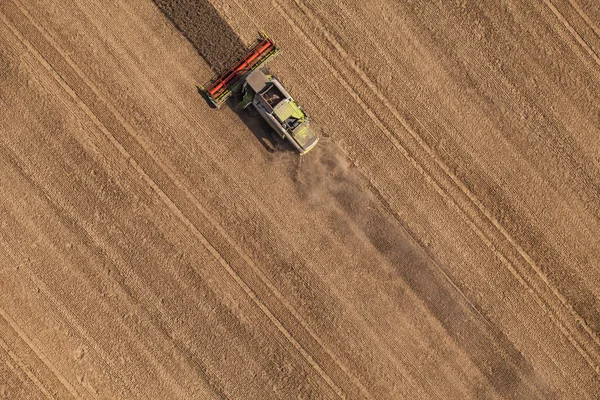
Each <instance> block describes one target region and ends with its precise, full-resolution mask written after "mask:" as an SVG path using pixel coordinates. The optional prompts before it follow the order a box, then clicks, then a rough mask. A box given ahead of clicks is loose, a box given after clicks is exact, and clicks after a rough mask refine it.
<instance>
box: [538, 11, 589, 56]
mask: <svg viewBox="0 0 600 400" xmlns="http://www.w3.org/2000/svg"><path fill="white" fill-rule="evenodd" d="M542 1H543V2H544V4H545V5H546V6H548V8H549V9H550V10H551V11H552V13H554V15H555V16H556V18H558V20H559V21H560V22H561V23H562V24H563V25H564V27H565V28H566V29H567V31H569V33H570V34H571V35H572V36H573V38H574V39H575V40H576V41H577V42H578V43H579V44H580V45H581V47H583V49H584V50H585V52H586V53H588V54H589V56H590V57H592V59H593V60H594V62H595V63H596V64H597V65H598V66H599V67H600V57H599V56H598V54H596V52H595V51H594V49H592V47H591V46H590V45H589V44H588V43H587V42H586V41H585V39H584V38H583V37H581V35H580V34H579V33H578V32H577V30H575V28H574V27H573V25H572V24H571V23H570V22H569V21H568V20H567V18H565V16H564V15H563V14H562V13H561V12H560V11H559V10H558V8H556V6H555V5H554V3H552V1H551V0H542ZM571 4H573V3H571ZM574 8H575V7H574ZM575 9H576V10H577V8H575ZM577 12H579V11H577ZM594 31H596V30H594Z"/></svg>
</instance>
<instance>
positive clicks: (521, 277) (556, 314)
mask: <svg viewBox="0 0 600 400" xmlns="http://www.w3.org/2000/svg"><path fill="white" fill-rule="evenodd" d="M294 3H296V5H297V6H298V8H299V9H300V10H301V11H302V12H303V13H304V14H305V15H306V16H307V17H308V18H309V19H311V20H313V19H316V17H314V15H312V12H311V11H310V10H309V9H308V8H307V7H306V6H304V5H303V4H301V3H299V2H298V1H297V0H294ZM273 5H274V6H275V7H276V8H277V9H278V11H279V12H280V13H281V15H282V16H283V17H284V18H286V19H287V20H288V21H290V24H291V25H292V26H293V27H295V30H296V31H297V32H298V33H299V34H300V35H301V36H302V38H303V40H304V41H305V43H306V44H307V45H308V46H309V47H311V48H313V50H314V51H316V52H318V53H319V54H320V58H321V59H322V60H323V62H324V63H325V64H326V65H327V66H328V69H329V70H330V71H331V72H332V74H333V75H334V76H335V77H336V79H338V81H340V83H341V84H342V86H343V87H344V88H345V89H346V90H347V91H348V92H349V94H350V95H351V96H352V97H353V98H354V99H355V100H356V101H357V103H359V104H360V105H361V107H362V108H363V109H364V110H365V112H366V113H367V114H368V115H369V117H370V118H371V119H372V120H373V122H374V123H375V124H376V126H378V127H379V128H380V130H382V132H383V133H384V134H385V135H386V136H387V137H388V139H390V141H391V142H392V143H393V144H394V146H395V147H396V148H397V149H398V150H399V151H400V152H401V153H402V154H403V155H404V156H405V157H406V158H407V159H408V160H409V161H410V162H411V164H412V165H413V166H414V167H415V168H416V169H417V170H418V171H419V172H420V173H421V174H422V175H423V176H424V178H425V179H426V180H427V181H428V182H430V183H432V185H433V186H434V187H435V190H436V191H437V192H438V193H440V195H442V196H443V197H444V198H445V199H447V200H448V202H449V204H454V205H455V207H457V210H459V211H460V214H461V215H463V217H464V218H465V219H466V220H468V221H467V223H469V224H470V225H471V226H472V227H473V228H474V231H475V232H476V233H477V235H478V236H479V237H480V238H482V240H483V241H484V243H486V245H487V246H488V247H489V248H490V249H491V250H492V251H493V253H494V254H496V255H497V256H498V258H499V260H500V261H502V262H503V263H504V264H505V265H507V267H508V269H509V271H510V272H511V273H512V274H513V275H514V276H515V277H516V278H517V280H518V281H519V282H521V284H522V285H523V286H524V287H525V288H526V289H527V290H528V291H529V292H530V293H532V294H533V295H534V297H535V298H536V299H537V302H538V304H539V305H540V306H541V307H542V308H543V309H544V310H547V311H548V312H549V315H550V316H551V318H552V319H553V321H554V322H555V323H556V324H557V325H559V328H560V330H561V332H563V334H565V336H566V337H567V339H568V340H569V341H570V342H571V343H572V344H573V345H574V346H575V348H576V349H577V350H578V352H579V353H580V354H581V355H582V356H583V357H584V358H585V359H586V361H587V362H588V364H590V366H591V367H592V368H593V370H594V371H595V372H596V373H597V374H600V366H598V365H597V364H596V362H595V361H593V359H592V357H591V355H590V354H589V353H588V352H587V350H585V349H584V348H583V347H582V346H581V345H580V344H579V343H578V340H576V339H575V336H578V334H577V333H576V332H577V330H576V329H575V333H572V332H571V330H570V329H567V328H566V326H565V325H563V324H564V322H562V321H561V319H564V318H565V317H562V318H561V317H560V311H552V312H550V310H551V309H552V307H549V305H550V304H551V302H550V301H549V300H542V298H543V297H544V295H543V294H542V293H541V292H538V291H537V290H536V289H534V287H535V286H536V285H535V283H533V282H531V281H530V280H531V279H532V278H531V277H530V278H526V276H527V273H525V272H518V270H517V269H516V268H515V264H514V263H510V264H509V261H508V259H507V258H506V257H505V256H504V255H503V254H500V252H499V250H498V248H497V246H496V245H494V243H493V241H492V240H490V239H488V238H487V236H488V235H490V236H492V237H493V236H494V235H493V232H494V231H493V230H490V229H493V228H491V227H490V228H488V230H489V231H490V232H491V234H488V235H485V234H484V232H483V230H485V228H483V229H482V228H480V227H479V226H478V225H477V224H476V223H475V222H473V216H469V212H467V211H466V210H465V208H468V207H469V205H472V206H475V208H476V210H475V213H476V214H483V216H484V217H485V218H484V222H482V223H485V220H487V222H488V223H491V224H492V225H493V227H495V228H496V230H497V231H499V233H501V234H502V237H504V239H505V240H507V241H508V243H510V245H511V246H512V247H513V248H514V249H515V250H516V251H517V252H518V253H519V255H520V256H521V258H522V259H523V260H524V261H525V262H526V264H527V265H529V266H530V268H532V269H533V271H534V275H536V276H538V278H539V279H540V280H541V281H542V283H543V285H544V286H545V287H546V288H547V289H548V290H550V291H551V292H552V294H553V296H554V297H555V298H556V299H558V300H559V301H560V303H561V304H562V306H563V307H564V308H565V309H566V310H567V312H568V313H570V314H571V315H572V317H573V318H574V319H575V321H576V322H577V323H578V325H580V326H581V327H582V328H583V329H584V330H585V332H586V336H589V338H590V339H592V341H593V342H594V343H596V346H598V345H600V340H599V339H598V337H597V336H596V335H595V334H594V332H593V331H592V330H591V329H590V328H589V326H588V325H587V324H586V322H585V321H584V320H583V318H581V316H579V315H577V313H576V312H575V310H574V309H573V308H572V307H570V306H569V305H568V301H567V300H566V299H565V298H564V296H562V294H561V293H560V292H559V291H558V290H557V289H556V288H555V287H554V286H553V285H552V284H551V283H550V282H549V280H548V278H547V276H546V275H545V274H544V273H543V271H542V270H541V269H540V268H539V267H538V266H537V265H536V263H535V261H534V260H533V259H532V258H531V257H530V256H529V255H528V254H527V252H526V251H525V250H524V249H523V248H522V247H521V246H520V245H519V244H518V243H516V241H515V240H514V239H513V238H512V237H511V236H510V234H509V233H508V232H507V231H506V230H505V229H504V227H502V226H501V224H500V223H499V222H498V221H497V220H496V219H495V218H494V217H493V216H492V215H491V214H490V213H489V211H487V210H486V209H485V207H484V206H483V204H482V203H481V202H480V201H479V200H478V199H477V198H476V197H475V196H474V195H473V194H472V193H471V191H470V190H469V189H468V188H467V187H466V186H465V185H464V184H463V183H462V182H461V181H460V180H459V179H458V178H457V177H456V176H455V175H454V174H453V173H452V172H451V171H450V170H449V168H448V167H447V166H446V165H444V164H443V162H441V161H440V160H439V157H437V156H436V154H435V152H434V151H433V150H432V149H431V148H430V147H429V146H428V145H427V143H425V142H424V141H423V140H422V139H421V138H420V137H419V136H418V134H417V133H416V132H415V131H414V130H413V129H412V128H411V127H410V126H408V124H407V123H406V121H404V119H403V118H402V117H401V116H400V115H399V113H398V111H397V110H395V108H394V107H393V105H391V104H390V102H389V101H388V100H387V99H386V98H385V96H384V95H383V94H382V93H381V92H380V91H379V90H378V88H377V87H376V85H375V84H374V83H373V82H371V81H370V79H369V78H368V77H367V76H366V74H365V73H364V72H363V71H361V70H360V68H359V67H358V66H357V65H356V63H355V62H354V61H352V59H351V58H350V57H349V56H348V54H347V53H346V52H345V50H344V49H343V48H342V47H341V45H339V43H337V41H336V40H335V38H333V36H332V35H331V34H329V33H328V32H327V31H326V28H325V26H324V24H322V23H321V22H319V21H318V20H317V21H313V22H314V24H315V25H317V27H318V28H317V29H319V30H320V31H321V32H322V33H323V34H324V36H325V37H326V38H327V40H328V41H330V42H331V44H332V45H333V46H334V48H336V49H337V50H338V52H339V53H340V57H341V58H342V59H343V60H344V61H345V62H346V63H348V64H349V66H350V68H351V69H352V70H355V73H356V74H357V75H358V77H359V79H360V80H361V81H365V82H364V83H365V84H366V85H367V86H368V87H369V88H370V89H371V90H372V91H373V92H374V93H375V94H376V96H377V97H378V98H379V100H380V101H381V102H382V103H383V104H384V105H385V106H386V107H387V108H388V110H389V111H390V112H391V113H392V115H394V117H395V118H396V119H397V120H398V121H399V122H400V123H401V124H402V126H403V127H404V128H405V129H406V131H407V132H408V133H409V134H410V136H411V137H413V139H414V140H415V141H416V142H417V143H418V144H419V146H420V147H421V149H422V151H425V153H426V154H427V156H429V159H430V160H433V161H434V162H435V165H437V166H438V167H439V168H440V169H441V170H442V172H441V177H439V178H437V179H436V178H434V177H433V176H432V173H430V172H427V171H426V169H425V168H424V167H423V166H422V165H421V162H420V161H417V159H416V156H414V155H413V154H411V153H410V152H409V151H408V150H407V148H406V147H405V146H404V145H403V144H401V143H400V142H399V141H398V139H396V135H394V134H393V133H392V131H391V130H390V129H388V128H387V127H386V126H385V125H384V123H383V122H382V121H381V120H380V119H379V117H377V115H376V114H375V112H373V111H372V110H371V108H370V107H369V106H368V105H367V104H366V103H365V102H364V101H363V100H362V98H361V96H360V94H358V93H357V92H356V91H355V90H354V89H353V88H352V87H351V86H350V84H349V83H348V82H346V80H345V79H344V78H343V77H342V75H341V74H340V72H338V71H337V70H336V68H335V67H334V66H333V65H332V64H330V63H329V61H328V60H327V59H326V57H325V55H323V53H322V51H321V50H320V49H319V48H318V46H316V45H315V44H314V43H313V42H312V41H311V39H310V37H309V35H307V34H306V33H305V32H304V31H303V30H302V29H301V28H299V25H298V24H297V23H296V22H295V21H294V20H293V18H292V17H291V16H289V14H287V13H286V12H285V11H284V10H283V8H282V7H281V6H279V5H278V4H277V3H275V2H273ZM437 175H440V172H438V173H437ZM445 178H446V179H445ZM447 179H450V181H451V182H449V183H446V184H445V185H444V186H446V187H447V188H448V189H451V188H452V186H455V187H457V188H458V189H459V190H460V192H461V193H462V196H466V197H467V198H468V200H463V201H462V203H464V204H463V205H462V206H460V205H458V203H457V200H455V199H454V198H453V196H452V195H451V194H449V193H448V192H447V190H448V189H443V188H442V185H441V184H440V183H439V181H440V180H441V181H444V180H447ZM459 197H460V196H459ZM484 238H485V239H484ZM554 308H556V306H555V307H554ZM558 310H560V308H558ZM574 335H575V336H574ZM579 340H583V338H580V339H579ZM596 349H597V347H596Z"/></svg>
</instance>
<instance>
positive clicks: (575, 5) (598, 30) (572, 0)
mask: <svg viewBox="0 0 600 400" xmlns="http://www.w3.org/2000/svg"><path fill="white" fill-rule="evenodd" d="M569 3H570V4H571V6H573V8H574V9H575V11H577V13H578V14H579V15H580V16H581V18H583V20H584V21H585V23H586V24H587V25H588V26H589V27H590V28H591V29H592V30H593V31H594V33H595V34H596V36H598V38H600V28H598V27H597V26H596V24H594V21H592V20H591V19H590V17H589V16H588V15H587V14H586V13H585V11H584V10H583V9H582V8H581V6H580V5H579V4H578V3H577V2H576V1H575V0H569Z"/></svg>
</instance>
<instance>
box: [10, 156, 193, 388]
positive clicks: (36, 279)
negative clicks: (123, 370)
mask: <svg viewBox="0 0 600 400" xmlns="http://www.w3.org/2000/svg"><path fill="white" fill-rule="evenodd" d="M0 153H4V155H5V156H6V157H7V158H8V159H9V160H11V165H13V166H14V167H15V168H17V169H18V171H19V173H20V174H21V175H22V176H23V177H25V179H27V180H28V181H29V182H30V183H31V184H32V185H33V187H34V188H35V189H36V191H37V192H38V194H39V195H40V197H41V198H43V199H45V201H46V202H47V203H48V205H49V207H50V208H52V210H53V211H54V212H56V214H57V215H58V216H59V218H60V219H61V221H63V222H65V226H76V227H77V230H78V233H79V234H80V235H81V236H82V237H87V236H89V233H88V232H87V231H86V230H84V229H83V228H81V227H80V226H79V225H78V224H77V222H76V221H75V220H74V219H73V218H72V217H71V216H70V214H69V213H68V212H67V211H66V210H65V209H63V208H62V207H61V206H60V205H58V204H56V203H55V202H54V201H53V200H52V194H50V193H48V192H47V191H46V190H45V189H44V188H43V187H41V186H40V185H39V184H38V183H37V182H36V181H35V180H34V179H33V178H32V175H31V174H28V173H27V171H25V170H24V169H23V167H22V165H23V163H22V161H21V160H20V159H19V158H18V156H17V155H16V154H14V153H13V152H12V151H11V150H10V149H9V148H7V147H5V146H4V145H2V144H0ZM65 219H68V221H65ZM0 244H3V245H4V247H5V248H6V250H7V252H9V254H11V257H12V258H13V259H17V254H16V253H14V251H12V250H11V249H10V246H9V245H8V244H7V243H2V242H0ZM21 258H22V259H23V258H25V257H24V256H23V257H21ZM110 261H111V262H114V261H113V260H110ZM27 267H31V270H29V268H22V270H23V271H25V274H26V275H27V277H28V278H29V280H30V281H31V282H33V284H34V285H35V286H36V287H38V288H39V289H40V293H42V294H43V295H44V297H45V298H47V299H48V300H49V303H50V304H53V305H54V309H55V310H57V312H58V313H59V314H60V315H62V317H63V320H64V321H66V322H67V323H68V324H69V325H70V326H71V327H72V328H73V330H74V331H76V332H77V333H78V334H79V336H80V337H81V338H82V339H83V341H84V342H85V343H86V344H87V346H88V347H89V348H90V349H92V350H93V351H94V352H95V353H96V354H97V355H98V356H99V360H100V362H101V363H102V364H103V367H104V371H107V372H109V371H116V370H117V369H118V368H117V365H116V364H115V363H114V362H112V361H110V357H109V355H108V353H106V351H104V349H103V348H102V346H101V345H100V343H99V342H98V341H97V340H96V339H95V338H94V337H92V335H91V334H90V333H89V332H88V330H89V327H88V326H86V324H85V323H82V322H81V321H83V320H85V318H84V317H83V316H82V315H80V314H76V313H73V312H70V311H69V309H68V307H67V306H66V305H65V304H64V302H61V301H60V299H59V297H58V296H57V295H55V294H54V293H53V291H52V290H51V289H50V288H49V286H48V285H47V283H46V282H47V279H44V278H43V277H42V275H44V274H47V273H48V272H47V271H46V270H45V269H44V268H36V265H34V264H33V263H32V262H30V261H28V263H27ZM36 269H37V270H39V271H38V273H36V271H35V270H36ZM44 276H46V275H44ZM73 276H76V277H77V278H78V279H79V281H80V282H82V285H86V286H88V287H93V286H92V285H91V281H90V280H88V279H86V276H85V275H84V274H83V273H82V272H77V273H74V274H73ZM119 287H121V288H122V285H121V284H119ZM94 289H95V288H94ZM89 292H90V293H92V292H94V290H90V291H89ZM123 292H124V293H125V295H126V296H127V297H129V298H131V296H130V295H129V294H128V292H127V290H125V289H123ZM100 304H101V305H102V306H103V308H104V309H105V310H109V312H112V311H110V310H111V309H110V307H109V306H108V305H107V303H106V301H101V303H100ZM130 305H131V306H132V307H133V306H135V303H134V302H131V304H130ZM138 307H139V306H138ZM119 317H120V316H119V315H114V320H115V321H119V322H118V324H119V325H120V326H121V327H122V328H123V329H124V330H125V331H126V332H127V334H128V335H129V336H131V337H134V335H133V333H132V332H131V330H130V329H129V328H128V327H127V326H126V325H125V324H124V323H123V322H122V321H121V319H120V318H119ZM138 346H139V348H140V349H141V351H142V353H143V354H144V355H145V356H146V357H147V358H148V360H149V361H150V362H151V363H152V364H153V365H154V366H155V368H156V369H157V370H158V371H159V373H161V374H162V375H163V376H164V377H165V380H166V381H171V384H172V385H175V386H177V383H176V382H175V381H174V380H173V378H171V377H170V375H169V374H167V373H166V371H164V368H163V367H162V366H161V365H160V363H159V362H158V360H157V359H156V357H154V355H153V354H152V351H151V350H150V349H149V348H148V347H147V346H145V345H144V344H142V343H138ZM112 379H115V376H112ZM117 379H118V380H119V381H120V382H121V383H122V387H124V388H127V389H128V390H129V391H130V393H131V394H132V395H133V394H134V391H133V389H132V388H131V387H130V386H129V385H127V383H126V380H125V379H123V378H122V377H121V376H119V377H118V378H117ZM83 386H84V387H85V388H86V390H88V392H89V393H90V395H92V396H93V397H96V395H95V394H94V393H92V392H91V391H90V390H89V388H88V387H87V386H86V385H85V384H83ZM180 398H184V396H183V395H182V396H180Z"/></svg>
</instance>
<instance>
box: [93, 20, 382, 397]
mask: <svg viewBox="0 0 600 400" xmlns="http://www.w3.org/2000/svg"><path fill="white" fill-rule="evenodd" d="M82 12H84V14H85V15H86V17H87V18H89V19H90V22H91V23H92V24H93V25H94V26H95V27H96V29H98V30H100V28H99V27H98V25H96V24H95V23H94V21H93V18H92V17H90V16H89V15H88V14H87V13H85V11H84V10H83V9H82ZM112 50H116V51H117V52H118V54H114V55H115V57H126V58H129V59H130V58H131V54H129V53H128V52H126V51H123V49H120V48H118V47H117V48H115V49H113V48H112V47H111V51H112ZM136 64H137V63H136ZM136 76H137V77H138V79H139V80H141V81H143V82H144V83H145V84H146V85H147V86H148V87H149V88H150V89H151V90H152V91H154V92H155V93H156V98H158V99H162V98H163V97H167V98H168V100H169V102H168V104H165V107H166V106H167V105H172V104H175V105H176V106H177V109H178V110H179V111H180V112H181V113H182V115H183V116H184V117H185V118H186V119H187V120H188V122H190V124H191V126H197V125H198V124H194V123H193V121H195V122H197V119H195V118H194V117H193V116H190V115H189V113H188V112H186V109H185V107H183V106H182V105H181V103H180V102H179V101H178V99H176V98H170V97H169V96H167V95H166V94H165V93H163V92H162V91H160V90H158V89H157V88H156V87H155V85H154V84H153V83H152V82H151V81H150V80H149V79H148V78H147V77H146V76H145V75H144V74H143V73H137V72H136ZM161 101H162V100H161ZM204 158H205V159H209V160H210V161H211V163H212V164H213V165H212V167H214V168H215V169H217V170H219V169H220V167H219V164H218V163H217V162H215V160H214V156H213V155H212V154H210V153H207V154H205V156H204ZM165 168H168V167H167V166H166V165H165ZM173 180H175V178H173ZM229 184H230V185H233V186H235V185H236V183H235V181H233V182H230V183H229ZM181 186H182V187H183V188H184V190H186V191H187V193H188V194H189V197H190V198H191V199H193V200H192V201H193V202H195V203H197V202H198V201H197V199H196V198H195V197H194V195H193V194H192V193H190V192H189V191H188V190H187V189H186V188H185V186H184V185H183V184H182V185H181ZM238 190H243V189H241V188H239V187H238ZM259 204H260V205H259V206H258V208H259V209H260V210H262V211H263V213H264V215H265V216H266V218H267V219H268V220H269V221H271V222H272V223H274V222H273V221H272V218H270V217H269V215H270V213H267V212H265V210H264V208H263V207H262V204H264V202H259ZM197 207H198V208H201V206H197ZM205 217H206V218H207V219H211V217H210V216H209V213H208V212H206V213H205ZM211 221H212V222H211V223H212V225H214V226H216V227H217V228H218V229H220V231H219V232H220V234H221V235H222V236H224V237H225V238H226V239H227V240H228V241H229V242H230V244H231V245H232V246H233V247H234V248H235V251H236V252H237V253H238V254H239V255H240V256H241V257H242V258H244V260H245V261H246V263H247V264H248V265H249V266H250V267H251V268H253V269H255V272H256V274H257V275H259V276H260V278H261V279H262V280H263V281H264V282H265V284H266V285H267V286H268V287H269V289H270V291H271V293H272V294H273V295H275V296H276V297H277V299H278V300H279V301H280V302H281V303H282V304H283V305H284V306H285V308H286V309H287V311H288V312H289V313H290V314H291V315H292V316H293V317H294V318H295V320H296V321H297V322H298V323H299V324H300V326H301V327H302V328H303V329H304V330H305V331H306V332H307V333H308V334H309V336H308V337H309V338H311V340H313V341H314V343H310V342H309V343H308V344H307V343H305V347H307V348H308V347H310V348H311V349H312V350H311V351H312V352H313V353H322V355H320V356H319V357H320V358H321V360H320V361H319V362H321V361H322V362H324V363H327V364H329V365H330V366H331V367H332V368H339V370H341V371H342V372H343V374H345V375H346V376H347V377H348V378H349V379H350V380H351V381H352V382H353V383H354V384H355V385H356V386H357V387H358V388H359V389H360V390H361V391H362V393H363V394H364V395H365V396H366V397H369V398H370V397H371V395H370V394H369V393H368V391H367V390H366V388H365V387H364V386H363V385H362V383H361V382H360V381H359V380H358V379H357V378H356V377H355V376H353V375H352V374H351V373H350V371H348V369H347V368H346V367H345V366H344V365H343V363H342V362H341V361H340V360H339V359H338V358H337V356H335V354H333V353H332V352H331V351H330V350H328V349H327V348H326V346H325V345H324V343H323V342H322V340H321V339H320V338H319V336H318V335H317V334H316V333H315V332H314V331H313V330H312V329H311V328H310V326H309V325H308V324H307V323H306V321H304V319H303V318H302V316H301V315H300V314H299V313H298V312H297V311H296V310H295V308H294V307H293V306H292V305H291V304H289V302H287V300H286V299H285V297H283V296H282V295H281V293H280V292H279V291H278V290H277V288H275V287H274V286H273V285H272V284H271V283H270V282H269V280H268V278H266V276H265V275H264V274H263V273H262V271H261V270H260V269H259V268H258V267H256V265H255V264H254V263H253V262H252V260H251V259H249V258H248V257H247V255H246V254H245V253H244V251H243V250H242V249H240V248H239V247H238V246H237V245H236V244H235V242H234V241H233V239H231V238H230V237H229V235H228V234H227V233H226V232H224V231H223V230H222V228H221V227H220V225H219V224H218V222H216V221H213V220H212V219H211ZM274 224H275V223H274ZM275 225H276V224H275ZM230 264H231V263H230ZM315 343H316V346H317V347H315ZM315 349H320V350H319V351H316V350H315ZM328 358H330V359H331V360H332V361H333V363H334V364H333V365H332V364H330V362H329V360H328ZM329 374H331V371H330V372H329Z"/></svg>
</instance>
